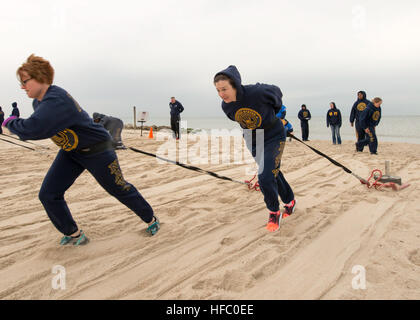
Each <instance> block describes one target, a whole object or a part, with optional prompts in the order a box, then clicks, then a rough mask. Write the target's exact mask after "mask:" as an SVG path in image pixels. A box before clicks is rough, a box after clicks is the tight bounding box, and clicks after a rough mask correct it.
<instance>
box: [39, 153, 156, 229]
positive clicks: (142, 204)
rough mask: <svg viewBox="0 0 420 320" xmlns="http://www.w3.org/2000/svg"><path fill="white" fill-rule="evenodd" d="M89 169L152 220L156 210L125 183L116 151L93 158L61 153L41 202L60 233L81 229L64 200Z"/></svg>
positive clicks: (113, 192)
mask: <svg viewBox="0 0 420 320" xmlns="http://www.w3.org/2000/svg"><path fill="white" fill-rule="evenodd" d="M85 169H87V170H88V171H89V172H90V173H91V174H92V175H93V176H94V177H95V179H96V181H98V183H99V184H100V185H101V186H102V187H103V188H104V189H105V190H106V191H107V192H108V193H109V194H110V195H112V196H114V197H115V198H117V199H118V200H119V201H120V202H121V203H123V204H124V205H126V206H127V207H128V208H130V209H131V210H132V211H133V212H134V213H136V214H137V215H138V216H139V217H140V218H141V219H142V220H143V221H144V222H146V223H149V222H151V221H152V218H153V209H152V207H151V206H150V205H149V204H148V203H147V201H146V200H145V199H144V198H143V197H142V196H141V194H140V193H139V192H138V191H137V189H136V188H135V187H134V186H133V185H132V184H130V183H128V182H126V181H125V180H124V178H123V175H122V172H121V169H120V166H119V164H118V158H117V155H116V154H115V151H114V150H107V151H104V152H101V153H97V154H93V155H81V154H78V153H76V152H74V151H70V152H66V151H64V150H60V151H59V152H58V154H57V157H56V158H55V160H54V162H53V164H52V165H51V167H50V169H49V170H48V173H47V175H46V176H45V178H44V181H43V183H42V186H41V190H40V191H39V199H40V200H41V203H42V205H43V206H44V208H45V211H46V212H47V214H48V217H49V218H50V220H51V222H52V223H53V224H54V226H55V227H56V228H57V229H58V231H60V232H61V233H63V234H65V235H67V236H68V235H71V234H73V233H75V232H76V231H77V229H78V227H77V225H76V222H74V220H73V217H72V215H71V213H70V210H69V208H68V206H67V203H66V201H65V200H64V193H65V192H66V190H67V189H68V188H70V186H71V185H72V184H73V183H74V181H75V180H76V179H77V177H79V176H80V174H81V173H82V172H83V171H84V170H85Z"/></svg>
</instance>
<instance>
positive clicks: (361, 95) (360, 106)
mask: <svg viewBox="0 0 420 320" xmlns="http://www.w3.org/2000/svg"><path fill="white" fill-rule="evenodd" d="M369 103H370V101H369V100H368V99H367V98H366V92H365V91H359V92H358V93H357V100H356V102H355V103H354V104H353V107H352V108H351V112H350V125H351V126H352V127H353V126H355V129H356V141H357V142H358V141H361V140H364V139H365V136H366V135H365V131H364V130H363V129H362V127H361V126H360V123H359V119H360V115H361V114H362V112H363V111H364V110H365V109H366V107H367V105H368V104H369ZM358 151H360V150H358Z"/></svg>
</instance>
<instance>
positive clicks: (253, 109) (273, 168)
mask: <svg viewBox="0 0 420 320" xmlns="http://www.w3.org/2000/svg"><path fill="white" fill-rule="evenodd" d="M213 82H214V85H215V87H216V90H217V92H218V94H219V96H220V97H221V98H222V100H223V101H222V110H223V111H224V113H225V114H226V116H227V117H228V118H229V119H230V120H232V121H236V122H238V123H239V125H240V126H241V128H242V129H243V132H244V138H245V142H246V145H247V148H248V149H249V151H250V152H251V154H252V156H253V157H254V159H255V161H256V162H257V163H258V166H259V171H258V182H259V184H260V188H261V191H262V193H263V195H264V201H265V204H266V206H267V209H268V210H269V211H270V212H269V220H268V223H267V229H268V230H269V231H270V232H272V231H276V230H278V228H279V222H280V219H281V217H287V216H288V215H290V214H292V213H293V211H294V209H295V205H296V200H295V196H294V194H293V191H292V188H291V187H290V185H289V183H288V182H287V181H286V179H285V178H284V176H283V173H282V172H281V171H280V163H281V157H282V154H283V149H284V146H285V140H286V133H285V130H284V127H283V124H282V122H281V121H280V119H278V118H277V117H276V114H277V113H278V112H279V111H280V109H281V106H282V96H283V94H282V92H281V91H280V88H279V87H277V86H274V85H268V84H261V83H257V84H255V85H242V80H241V75H240V74H239V71H238V69H237V68H236V67H235V66H229V67H228V68H227V69H225V70H223V71H220V72H218V73H217V74H216V75H215V76H214V79H213ZM279 196H280V198H281V200H282V201H283V202H284V211H283V212H282V213H280V208H279V207H280V203H279ZM281 214H282V215H281Z"/></svg>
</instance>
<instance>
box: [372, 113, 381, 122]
mask: <svg viewBox="0 0 420 320" xmlns="http://www.w3.org/2000/svg"><path fill="white" fill-rule="evenodd" d="M380 115H381V113H380V112H379V111H375V112H374V113H373V115H372V119H373V121H378V119H379V116H380Z"/></svg>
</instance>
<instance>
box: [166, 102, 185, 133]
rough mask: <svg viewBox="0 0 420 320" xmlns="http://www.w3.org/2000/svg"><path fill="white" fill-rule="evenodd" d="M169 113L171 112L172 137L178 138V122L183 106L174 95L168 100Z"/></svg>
mask: <svg viewBox="0 0 420 320" xmlns="http://www.w3.org/2000/svg"><path fill="white" fill-rule="evenodd" d="M169 108H170V110H171V111H170V114H171V129H172V132H173V136H174V138H176V140H179V138H180V137H181V136H180V132H179V122H180V121H181V112H182V111H184V107H183V106H182V104H181V102H179V101H178V100H175V97H171V102H169Z"/></svg>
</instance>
